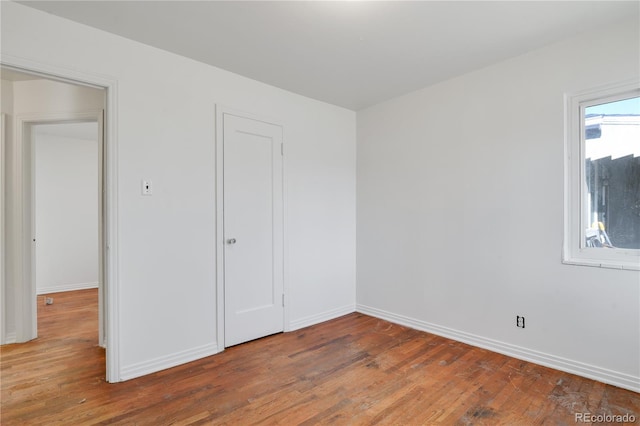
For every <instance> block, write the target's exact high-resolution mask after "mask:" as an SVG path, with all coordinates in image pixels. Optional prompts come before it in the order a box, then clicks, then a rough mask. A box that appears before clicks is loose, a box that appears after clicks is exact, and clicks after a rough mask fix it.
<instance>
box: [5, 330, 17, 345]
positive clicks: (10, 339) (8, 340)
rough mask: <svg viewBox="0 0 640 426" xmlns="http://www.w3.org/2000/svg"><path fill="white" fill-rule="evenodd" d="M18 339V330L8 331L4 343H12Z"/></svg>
mask: <svg viewBox="0 0 640 426" xmlns="http://www.w3.org/2000/svg"><path fill="white" fill-rule="evenodd" d="M17 341H18V337H17V335H16V332H15V331H12V332H11V333H7V334H5V335H4V342H3V343H2V344H3V345H10V344H12V343H16V342H17Z"/></svg>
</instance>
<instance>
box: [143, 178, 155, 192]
mask: <svg viewBox="0 0 640 426" xmlns="http://www.w3.org/2000/svg"><path fill="white" fill-rule="evenodd" d="M152 194H153V186H152V185H151V181H150V180H148V179H144V180H143V181H142V195H152Z"/></svg>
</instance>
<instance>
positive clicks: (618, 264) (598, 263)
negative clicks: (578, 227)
mask: <svg viewBox="0 0 640 426" xmlns="http://www.w3.org/2000/svg"><path fill="white" fill-rule="evenodd" d="M562 263H564V264H565V265H578V266H591V267H594V268H606V269H621V270H625V271H640V262H622V261H613V260H609V261H607V260H592V259H575V258H572V259H563V260H562Z"/></svg>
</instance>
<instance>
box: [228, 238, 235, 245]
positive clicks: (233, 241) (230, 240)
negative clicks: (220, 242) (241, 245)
mask: <svg viewBox="0 0 640 426" xmlns="http://www.w3.org/2000/svg"><path fill="white" fill-rule="evenodd" d="M235 243H236V239H235V238H229V239H228V240H227V244H235Z"/></svg>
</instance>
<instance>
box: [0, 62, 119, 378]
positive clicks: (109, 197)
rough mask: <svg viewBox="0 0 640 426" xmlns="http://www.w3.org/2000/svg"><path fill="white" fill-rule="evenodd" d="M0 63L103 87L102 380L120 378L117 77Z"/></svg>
mask: <svg viewBox="0 0 640 426" xmlns="http://www.w3.org/2000/svg"><path fill="white" fill-rule="evenodd" d="M0 65H2V66H6V67H10V68H13V69H16V70H18V71H26V72H31V73H37V74H41V75H45V76H47V77H55V78H58V79H60V80H62V81H68V82H72V83H74V84H82V85H86V86H93V87H98V88H102V89H105V91H106V99H107V102H106V106H105V110H106V126H105V135H104V141H103V143H104V145H105V153H106V161H105V167H104V175H105V189H106V192H107V194H106V206H105V215H104V225H105V227H106V232H105V239H106V241H105V247H106V248H107V253H106V254H105V259H104V262H105V291H106V299H107V300H106V306H107V312H105V315H106V330H105V332H106V333H107V340H108V345H107V348H106V380H107V381H108V382H118V381H120V380H121V378H120V315H119V306H120V304H119V301H120V300H119V294H120V291H119V290H120V283H119V278H118V274H119V269H118V135H117V133H118V132H117V130H118V114H117V105H118V81H117V80H116V79H115V78H114V77H107V76H104V75H97V74H89V73H85V72H81V71H77V70H74V69H71V68H63V67H58V66H55V65H51V64H45V63H42V62H36V61H32V60H29V59H26V58H20V57H17V56H12V55H7V54H0Z"/></svg>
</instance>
